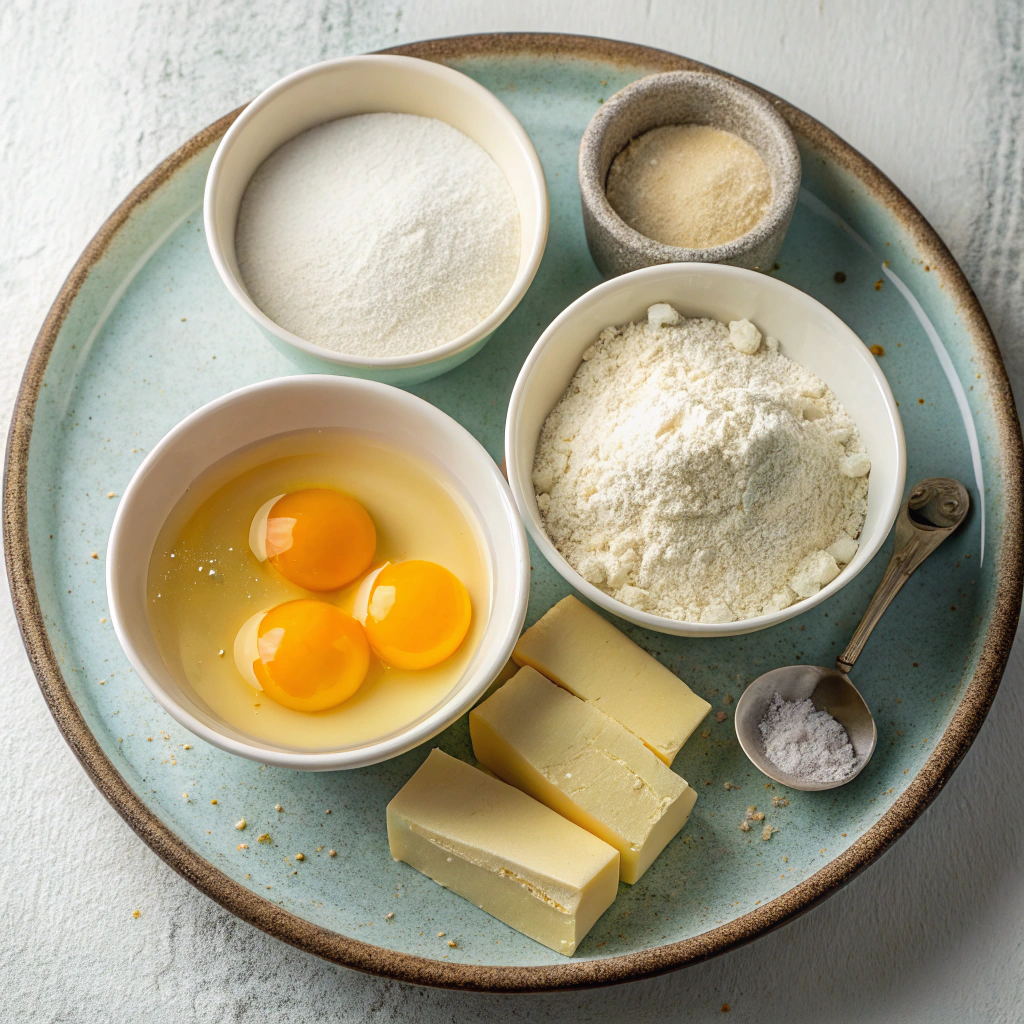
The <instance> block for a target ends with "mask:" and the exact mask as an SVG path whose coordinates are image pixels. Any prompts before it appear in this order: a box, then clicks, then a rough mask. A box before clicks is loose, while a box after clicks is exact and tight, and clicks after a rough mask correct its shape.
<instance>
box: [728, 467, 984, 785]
mask: <svg viewBox="0 0 1024 1024" xmlns="http://www.w3.org/2000/svg"><path fill="white" fill-rule="evenodd" d="M970 507H971V501H970V498H969V496H968V494H967V491H966V489H965V488H964V486H963V484H961V483H959V482H957V481H956V480H951V479H950V478H949V477H931V478H929V479H927V480H922V481H921V482H920V483H918V484H917V486H916V487H914V489H913V490H912V491H911V492H910V494H908V495H907V497H906V499H905V500H904V502H903V505H902V507H901V508H900V511H899V515H898V516H897V517H896V543H895V545H894V547H893V553H892V558H890V559H889V565H888V566H887V567H886V570H885V574H884V575H883V576H882V582H881V583H879V584H878V589H877V590H876V591H875V593H874V596H873V597H872V598H871V601H870V603H869V604H868V607H867V611H865V612H864V617H863V618H862V619H861V620H860V624H859V625H858V626H857V628H856V629H855V630H854V633H853V636H852V637H851V638H850V642H849V643H848V644H847V645H846V650H844V651H843V653H842V654H840V655H839V657H838V658H837V659H836V667H835V668H822V667H821V666H820V665H788V666H787V667H786V668H776V669H773V670H772V671H771V672H765V674H764V675H762V676H758V677H757V679H755V680H754V681H753V682H752V683H751V684H750V685H749V686H748V687H747V688H746V690H744V692H743V696H741V697H740V699H739V701H738V702H737V704H736V714H735V716H734V720H733V724H734V726H735V729H736V738H737V739H738V740H739V741H740V746H741V747H742V748H743V753H744V754H746V755H747V757H749V758H750V760H751V762H752V763H753V765H754V767H755V768H757V769H758V770H759V771H761V772H764V774H765V775H767V776H768V778H770V779H774V780H775V781H776V782H781V783H782V784H783V785H784V786H789V787H790V788H791V789H801V790H804V791H805V792H809V791H811V790H819V789H835V788H836V786H845V785H846V783H847V782H849V781H850V780H851V779H854V778H856V777H857V775H858V774H860V771H861V769H862V768H863V767H864V765H866V764H867V763H868V761H869V760H870V759H871V755H872V754H873V753H874V751H875V743H876V741H877V739H878V730H877V729H876V727H875V720H874V718H872V716H871V709H870V708H869V707H868V706H867V704H866V703H865V701H864V698H863V697H862V696H861V695H860V692H859V691H858V690H857V687H856V686H854V685H853V683H852V682H851V681H850V677H849V675H848V674H847V673H848V672H849V671H850V669H851V668H853V665H854V663H855V662H856V660H857V658H858V657H860V652H861V651H863V650H864V645H865V644H866V643H867V641H868V637H869V636H871V631H872V630H873V629H874V628H875V626H876V625H878V620H879V619H880V618H881V617H882V613H883V612H884V611H885V609H886V608H888V607H889V605H890V604H891V603H892V601H893V598H895V597H896V595H897V594H898V593H899V592H900V588H901V587H902V586H903V584H904V583H906V582H907V580H908V579H910V576H911V574H912V573H913V572H914V571H915V570H916V569H917V567H918V566H919V565H920V564H921V563H922V562H923V561H924V560H925V559H926V558H927V557H928V556H929V555H930V554H931V553H932V552H933V551H934V550H935V549H936V548H937V547H938V546H939V545H940V544H941V543H942V542H943V541H944V540H945V539H946V538H947V537H948V536H949V535H950V534H951V533H953V531H954V530H956V529H957V527H958V526H959V525H960V524H961V523H962V522H963V521H964V519H966V518H967V513H968V511H969V509H970ZM776 693H778V694H779V696H780V697H782V699H783V700H789V701H793V700H804V699H805V698H807V697H809V698H810V699H811V703H812V704H813V705H814V707H815V709H816V710H817V711H827V712H828V713H829V714H830V715H831V716H832V717H833V718H834V719H835V720H836V721H837V722H838V723H839V724H840V725H841V726H842V727H843V728H844V729H845V730H846V734H847V736H849V737H850V744H851V746H852V747H853V752H854V754H855V755H856V758H857V760H856V762H855V764H854V770H853V771H852V772H851V773H850V774H849V775H847V776H846V778H845V779H839V780H838V781H834V782H814V781H812V780H810V779H801V778H799V777H797V776H795V775H790V774H789V773H788V772H784V771H782V770H781V769H780V768H779V767H778V766H777V765H775V764H774V763H773V762H772V761H770V760H768V755H767V753H766V751H765V746H764V741H763V740H762V738H761V729H760V725H761V722H762V720H763V719H764V716H765V713H766V712H767V711H768V705H769V704H770V703H771V700H772V697H773V696H774V695H775V694H776Z"/></svg>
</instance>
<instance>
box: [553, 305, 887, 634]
mask: <svg viewBox="0 0 1024 1024" xmlns="http://www.w3.org/2000/svg"><path fill="white" fill-rule="evenodd" d="M870 466H871V463H870V461H869V459H868V457H867V455H866V454H865V450H864V445H863V443H862V441H861V438H860V434H859V432H858V431H857V427H856V426H855V424H854V423H853V421H852V420H851V419H850V417H849V415H848V414H847V413H846V410H845V409H843V407H842V406H841V405H840V404H839V402H838V401H837V400H836V397H835V395H833V394H832V392H831V391H830V390H829V388H828V387H827V386H826V385H825V384H824V382H823V381H821V380H820V379H819V378H817V377H815V376H814V375H813V374H812V373H810V372H809V371H808V370H806V369H804V368H803V367H802V366H799V365H798V364H797V363H795V362H793V361H792V360H791V359H788V358H786V356H785V355H783V354H782V352H780V351H779V344H778V342H777V341H775V339H774V338H766V339H762V337H761V334H760V332H759V331H758V330H757V328H756V327H755V326H754V325H753V324H751V323H750V322H749V321H746V320H742V321H735V322H733V323H732V324H730V325H729V326H728V327H726V326H725V325H724V324H720V323H718V322H717V321H715V320H708V319H693V320H686V319H683V318H682V317H681V316H680V315H679V313H678V312H676V310H674V309H673V308H672V307H671V306H669V305H667V304H665V303H658V304H657V305H654V306H652V307H651V308H650V310H649V311H648V320H647V322H646V323H632V324H627V325H626V326H624V327H609V328H608V329H606V330H605V331H603V332H602V333H601V336H600V338H599V339H598V341H597V342H596V343H595V344H594V345H593V346H591V348H590V349H588V350H587V352H586V353H584V356H583V362H582V363H581V365H580V367H579V369H578V370H577V371H576V374H575V375H574V377H573V378H572V381H571V382H570V384H569V387H568V388H567V389H566V392H565V394H564V395H563V396H562V398H561V400H560V401H559V403H558V404H557V405H556V406H555V408H554V410H553V411H552V412H551V414H550V415H549V416H548V418H547V421H546V422H545V424H544V427H543V428H542V430H541V435H540V439H539V441H538V444H537V451H536V456H535V460H534V467H533V484H534V488H535V490H536V493H537V505H538V507H539V509H540V513H541V517H542V519H543V522H544V527H545V530H546V532H547V534H548V536H549V537H550V538H551V540H552V542H553V543H554V545H555V547H556V548H557V549H558V550H559V551H560V552H561V553H562V555H563V556H564V557H565V558H566V560H567V561H568V562H569V564H570V565H571V566H572V567H573V568H574V569H576V570H577V572H579V573H580V575H581V576H583V577H584V579H586V580H588V581H589V582H590V583H592V584H594V585H595V586H597V587H599V588H600V589H601V590H603V591H604V592H605V593H607V594H609V595H610V596H612V597H614V598H616V599H617V600H619V601H623V602H624V603H626V604H629V605H631V606H633V607H634V608H639V609H641V610H644V611H648V612H652V613H654V614H658V615H663V616H667V617H668V618H673V619H680V620H682V621H686V622H706V623H724V622H735V621H736V620H737V619H746V618H751V617H753V616H757V615H762V614H767V613H770V612H774V611H778V610H781V609H783V608H787V607H789V605H791V604H793V602H794V601H797V600H800V599H802V598H807V597H811V596H812V595H813V594H816V593H817V592H818V591H819V590H820V589H821V588H822V586H824V585H825V584H827V583H829V582H830V581H831V580H833V579H834V578H835V577H836V576H837V575H838V574H839V571H840V566H841V565H845V564H846V563H848V562H849V561H850V560H851V559H852V558H853V557H854V554H855V553H856V551H857V546H858V545H857V541H856V540H855V538H856V537H857V536H858V535H859V534H860V530H861V527H862V526H863V524H864V516H865V512H866V509H867V489H868V483H867V473H868V471H869V469H870Z"/></svg>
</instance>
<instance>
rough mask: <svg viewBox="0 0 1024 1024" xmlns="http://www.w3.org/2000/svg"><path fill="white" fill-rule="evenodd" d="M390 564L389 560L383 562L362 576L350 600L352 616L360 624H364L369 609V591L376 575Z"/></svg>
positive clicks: (375, 579)
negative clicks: (353, 596)
mask: <svg viewBox="0 0 1024 1024" xmlns="http://www.w3.org/2000/svg"><path fill="white" fill-rule="evenodd" d="M390 564H391V563H390V562H385V563H384V564H383V565H381V566H379V567H378V568H376V569H374V570H373V572H369V573H367V574H366V575H365V576H364V577H363V581H362V583H360V584H359V589H358V590H357V591H356V596H355V598H354V599H353V601H352V618H353V619H355V620H356V622H358V623H359V625H360V626H365V625H366V616H367V615H368V614H369V611H370V591H371V590H373V585H374V583H376V581H377V577H378V576H379V575H380V574H381V573H382V572H383V571H384V570H385V569H386V568H387V567H388V566H389V565H390ZM392 589H393V588H392Z"/></svg>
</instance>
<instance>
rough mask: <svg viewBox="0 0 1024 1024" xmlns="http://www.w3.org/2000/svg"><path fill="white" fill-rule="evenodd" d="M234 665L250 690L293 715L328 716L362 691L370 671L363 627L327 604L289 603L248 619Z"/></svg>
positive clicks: (237, 643) (239, 637) (237, 641)
mask: <svg viewBox="0 0 1024 1024" xmlns="http://www.w3.org/2000/svg"><path fill="white" fill-rule="evenodd" d="M234 656H235V665H236V666H237V668H238V671H239V672H240V673H241V675H242V677H243V678H244V679H245V680H246V682H248V683H249V685H250V686H253V687H255V688H256V689H257V690H262V691H263V692H264V693H265V694H266V695H267V696H268V697H270V698H271V699H273V700H274V701H276V702H277V703H278V704H282V705H284V707H286V708H292V709H293V710H294V711H326V710H327V709H328V708H333V707H335V706H337V705H338V704H341V703H343V702H344V701H346V700H348V699H349V697H351V696H352V695H353V694H354V693H355V692H356V690H358V689H359V687H360V685H361V684H362V682H363V680H364V679H365V678H366V673H367V671H368V670H369V667H370V647H369V644H368V643H367V641H366V636H365V634H364V632H363V627H362V626H361V625H360V624H359V623H358V622H356V620H355V619H353V618H352V616H351V615H346V614H345V613H344V612H342V611H341V610H340V609H338V608H336V607H335V606H334V605H332V604H327V603H326V602H325V601H315V600H299V601H286V602H285V603H284V604H279V605H278V606H277V607H276V608H271V609H270V611H263V612H258V613H257V614H256V615H253V616H252V617H251V618H249V619H247V620H246V622H245V624H244V625H243V626H242V628H241V629H240V630H239V631H238V634H237V635H236V637H235V645H234Z"/></svg>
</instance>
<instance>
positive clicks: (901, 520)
mask: <svg viewBox="0 0 1024 1024" xmlns="http://www.w3.org/2000/svg"><path fill="white" fill-rule="evenodd" d="M970 504H971V500H970V498H969V497H968V495H967V490H966V489H965V488H964V486H963V484H961V483H958V482H957V481H956V480H951V479H949V478H948V477H932V478H930V479H928V480H922V481H921V482H920V483H919V484H918V485H917V486H916V487H915V488H914V489H913V490H912V491H911V492H910V494H909V495H908V496H907V499H906V501H904V502H903V507H902V508H901V509H900V513H899V515H898V516H897V517H896V544H895V546H894V548H893V553H892V558H891V559H890V560H889V565H888V566H887V568H886V570H885V575H884V576H883V577H882V582H881V583H879V584H878V589H877V590H876V591H875V593H874V596H873V597H872V598H871V603H870V604H869V605H868V607H867V611H865V612H864V617H863V618H862V619H861V620H860V625H858V626H857V628H856V629H855V630H854V632H853V636H852V637H851V638H850V642H849V643H848V644H847V645H846V650H845V651H843V653H842V654H840V655H839V657H838V658H836V668H838V669H839V671H840V672H849V671H850V669H851V668H853V665H854V662H856V660H857V658H858V657H859V656H860V652H861V651H862V650H864V645H865V644H866V643H867V642H868V637H869V636H871V631H872V630H873V629H874V628H875V626H876V625H877V624H878V620H879V619H880V618H881V617H882V614H883V613H884V612H885V609H886V608H888V607H889V605H890V603H891V602H892V599H893V598H894V597H895V596H896V595H897V594H898V593H899V592H900V588H901V587H902V586H903V584H904V583H906V582H907V580H908V579H910V576H911V574H912V573H913V572H914V570H915V569H916V568H917V567H918V566H919V565H920V564H921V563H922V562H923V561H924V560H925V559H926V558H927V557H928V556H929V555H930V554H931V553H932V552H933V551H934V550H935V549H936V548H937V547H938V546H939V545H940V544H941V543H942V542H943V541H944V540H945V539H946V538H947V537H948V536H949V535H950V534H951V533H952V532H953V531H954V530H955V529H956V528H957V527H958V526H959V525H960V524H961V523H962V522H963V521H964V518H965V517H966V515H967V510H968V508H970Z"/></svg>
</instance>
